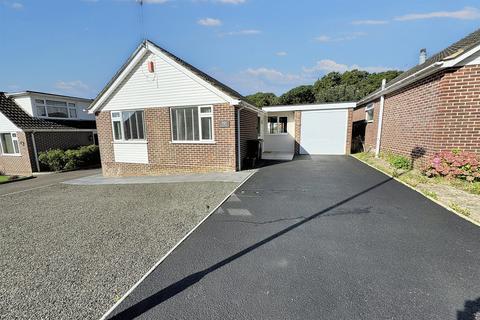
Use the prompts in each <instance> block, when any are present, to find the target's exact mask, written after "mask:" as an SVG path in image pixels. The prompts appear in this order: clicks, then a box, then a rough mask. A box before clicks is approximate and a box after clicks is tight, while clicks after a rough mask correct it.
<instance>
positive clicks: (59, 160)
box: [38, 149, 65, 171]
mask: <svg viewBox="0 0 480 320" xmlns="http://www.w3.org/2000/svg"><path fill="white" fill-rule="evenodd" d="M38 161H40V163H41V164H43V165H45V166H46V167H47V168H49V169H50V170H52V171H60V170H62V169H63V168H64V167H65V151H63V150H60V149H50V150H48V151H44V152H39V154H38Z"/></svg>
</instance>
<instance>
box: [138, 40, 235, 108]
mask: <svg viewBox="0 0 480 320" xmlns="http://www.w3.org/2000/svg"><path fill="white" fill-rule="evenodd" d="M147 48H148V50H150V52H152V53H154V54H155V55H157V56H159V57H161V58H162V59H163V60H165V61H166V62H167V63H169V64H170V65H171V66H173V67H174V68H176V69H178V70H179V71H181V72H183V73H184V74H185V75H187V76H188V77H190V78H191V79H192V80H194V81H196V82H197V83H199V84H200V85H202V86H204V87H205V88H206V89H208V90H210V91H212V92H213V93H214V94H216V95H217V96H219V97H220V98H222V99H223V100H225V101H226V102H228V103H230V104H231V105H238V104H239V100H238V99H236V98H233V97H231V96H229V95H228V94H226V93H225V92H223V91H221V90H219V89H217V88H216V87H215V86H213V85H212V84H210V83H209V82H208V81H205V80H204V79H202V78H201V77H199V76H197V75H196V74H195V73H193V72H192V71H190V70H188V69H187V68H185V67H184V66H182V65H181V64H179V63H178V62H176V61H175V60H172V58H170V57H169V56H167V55H166V54H164V53H163V52H162V51H160V50H158V48H156V47H155V46H153V45H151V44H150V43H147Z"/></svg>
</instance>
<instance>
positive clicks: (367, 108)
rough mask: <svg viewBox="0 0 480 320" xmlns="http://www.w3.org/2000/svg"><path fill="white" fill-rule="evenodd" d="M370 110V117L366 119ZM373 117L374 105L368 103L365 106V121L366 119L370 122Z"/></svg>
mask: <svg viewBox="0 0 480 320" xmlns="http://www.w3.org/2000/svg"><path fill="white" fill-rule="evenodd" d="M370 111H372V119H368V113H369V112H370ZM374 118H375V106H374V105H373V103H370V104H368V105H367V106H366V107H365V121H367V122H368V123H371V122H373V119H374Z"/></svg>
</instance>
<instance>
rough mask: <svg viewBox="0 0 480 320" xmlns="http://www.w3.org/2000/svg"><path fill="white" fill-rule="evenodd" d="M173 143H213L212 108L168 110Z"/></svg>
mask: <svg viewBox="0 0 480 320" xmlns="http://www.w3.org/2000/svg"><path fill="white" fill-rule="evenodd" d="M170 114H171V129H172V140H173V141H174V142H211V141H213V107H212V106H199V107H181V108H172V109H170Z"/></svg>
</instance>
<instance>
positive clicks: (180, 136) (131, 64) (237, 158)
mask: <svg viewBox="0 0 480 320" xmlns="http://www.w3.org/2000/svg"><path fill="white" fill-rule="evenodd" d="M89 112H90V113H94V114H95V115H96V121H97V129H98V137H99V146H100V155H101V159H102V168H103V174H104V175H105V176H128V175H161V174H172V173H189V172H209V171H235V170H241V168H242V163H243V159H244V158H245V156H246V152H247V141H248V140H252V139H257V138H258V135H259V131H258V115H259V114H261V113H262V111H261V110H260V109H258V108H256V107H255V106H253V105H251V104H249V103H248V102H246V101H245V99H244V97H243V96H241V95H240V94H239V93H237V92H236V91H234V90H232V89H231V88H229V87H227V86H226V85H224V84H222V83H220V82H219V81H217V80H215V79H213V78H212V77H210V76H208V75H207V74H205V73H204V72H202V71H200V70H198V69H197V68H195V67H193V66H192V65H190V64H188V63H187V62H185V61H183V60H181V59H180V58H178V57H176V56H174V55H173V54H171V53H170V52H168V51H166V50H164V49H162V48H160V47H159V46H157V45H156V44H154V43H152V42H150V41H144V42H142V43H141V44H140V45H139V46H138V48H137V49H136V50H135V52H134V53H133V54H132V55H131V56H130V58H129V59H128V60H127V62H126V63H125V64H124V65H123V66H122V68H121V69H120V70H119V71H118V72H117V74H116V75H115V76H114V77H113V79H112V80H111V81H110V82H109V83H108V84H107V86H106V87H105V88H104V89H103V90H102V91H101V92H100V93H99V95H98V96H97V98H96V99H95V100H94V101H93V103H92V104H91V106H90V109H89Z"/></svg>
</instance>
